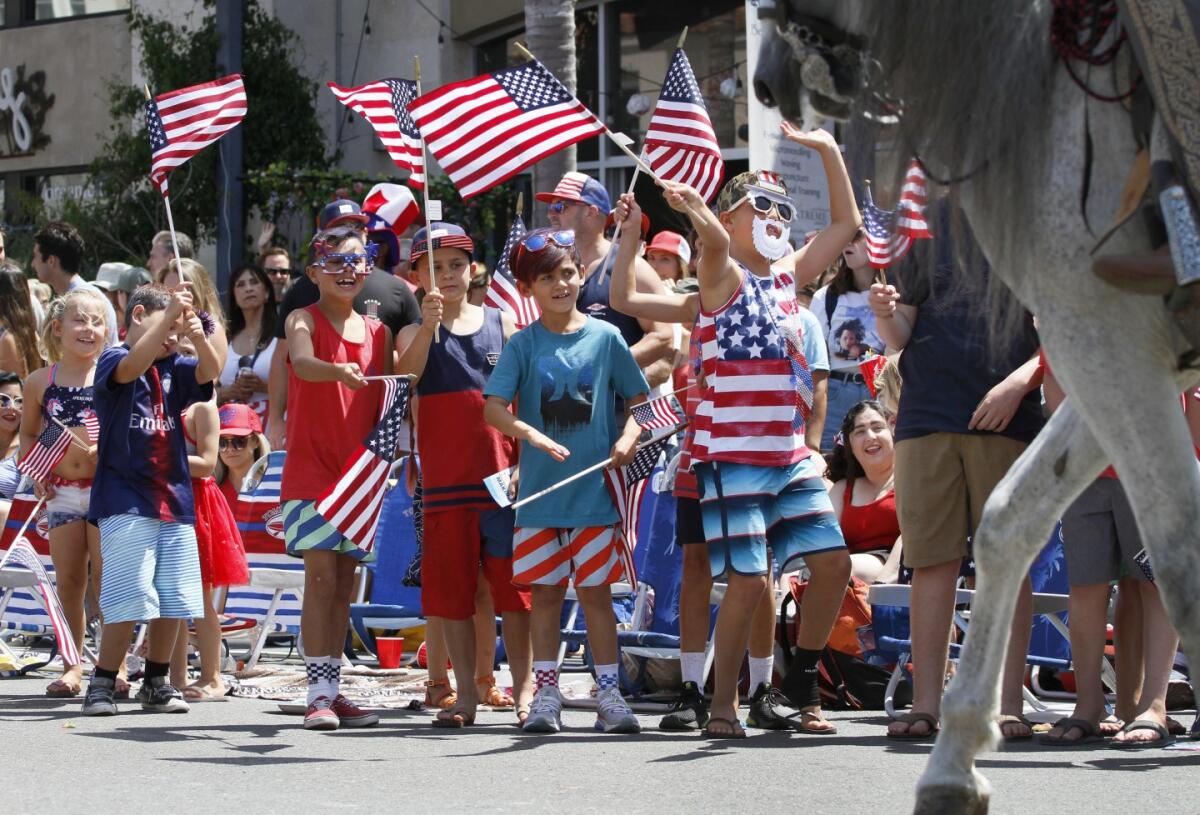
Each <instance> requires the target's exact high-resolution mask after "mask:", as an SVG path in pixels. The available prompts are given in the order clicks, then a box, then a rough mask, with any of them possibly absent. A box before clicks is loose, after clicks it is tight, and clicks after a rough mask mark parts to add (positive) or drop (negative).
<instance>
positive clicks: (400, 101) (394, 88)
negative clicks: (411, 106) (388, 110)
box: [383, 79, 420, 138]
mask: <svg viewBox="0 0 1200 815" xmlns="http://www.w3.org/2000/svg"><path fill="white" fill-rule="evenodd" d="M383 84H385V85H387V86H388V89H389V90H391V92H392V109H393V110H395V111H396V121H397V122H399V124H400V132H401V133H403V134H404V135H405V136H411V137H413V138H418V137H419V135H420V134H419V133H418V132H417V125H416V124H415V123H414V122H413V120H412V116H411V115H409V112H408V103H409V102H411V101H412V100H414V99H416V98H417V83H416V82H413V81H412V80H411V79H385V80H383Z"/></svg>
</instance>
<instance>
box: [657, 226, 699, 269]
mask: <svg viewBox="0 0 1200 815" xmlns="http://www.w3.org/2000/svg"><path fill="white" fill-rule="evenodd" d="M651 250H654V251H657V252H666V253H667V254H668V255H674V256H675V257H677V258H679V259H680V260H682V261H683V264H684V265H685V266H686V265H687V264H688V263H689V262H691V260H692V247H690V246H688V242H687V238H685V237H683V235H680V234H679V233H678V232H669V231H663V232H659V233H658V234H657V235H655V236H654V240H652V241H650V245H649V246H647V247H646V251H647V252H649V251H651Z"/></svg>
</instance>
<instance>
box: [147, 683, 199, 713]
mask: <svg viewBox="0 0 1200 815" xmlns="http://www.w3.org/2000/svg"><path fill="white" fill-rule="evenodd" d="M137 698H138V701H139V702H141V703H142V710H149V711H153V712H155V713H187V712H188V710H189V709H190V708H189V706H188V703H187V702H186V701H184V698H183V694H182V693H180V692H179V688H177V687H175V686H174V685H172V684H171V682H170V680H168V679H167V678H166V677H165V676H155V677H150V678H147V679H144V680H142V686H141V687H140V688H138V692H137Z"/></svg>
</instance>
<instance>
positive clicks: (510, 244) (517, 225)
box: [496, 215, 525, 277]
mask: <svg viewBox="0 0 1200 815" xmlns="http://www.w3.org/2000/svg"><path fill="white" fill-rule="evenodd" d="M523 237H525V222H524V221H522V220H521V216H520V215H518V216H517V217H516V218H514V219H513V222H512V227H511V228H510V229H509V230H508V237H507V238H505V239H504V249H503V250H501V252H500V259H499V260H498V261H497V262H496V273H497V274H502V275H504V276H505V277H512V276H513V274H512V269H510V268H509V267H508V259H509V257H511V256H512V252H513V249H515V248H516V246H517V243H518V242H519V241H520V240H521V238H523Z"/></svg>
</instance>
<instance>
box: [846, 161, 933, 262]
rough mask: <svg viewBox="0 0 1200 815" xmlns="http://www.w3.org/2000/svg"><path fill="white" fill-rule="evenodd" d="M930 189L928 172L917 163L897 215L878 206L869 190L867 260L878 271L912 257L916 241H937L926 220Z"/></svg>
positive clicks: (865, 210) (910, 167) (865, 214)
mask: <svg viewBox="0 0 1200 815" xmlns="http://www.w3.org/2000/svg"><path fill="white" fill-rule="evenodd" d="M926 187H927V183H926V178H925V170H924V168H923V167H922V166H921V162H920V161H918V160H917V159H913V160H912V161H911V162H909V165H908V172H907V174H906V175H905V178H904V187H903V188H901V190H900V201H899V203H898V204H896V209H895V210H894V211H892V212H888V211H887V210H882V209H880V208H879V207H877V206H875V201H874V199H872V197H871V188H870V187H868V188H867V192H866V203H865V205H864V206H863V228H864V231H865V232H866V233H867V257H868V258H869V259H870V262H871V265H872V266H874V267H875V268H876V269H886V268H887V267H888V266H891V265H892V264H893V263H895V262H896V261H898V260H900V258H902V257H904V256H905V255H906V254H908V250H909V249H911V248H912V242H913V240H915V239H917V238H931V237H933V234H932V233H931V232H930V231H929V222H928V221H926V220H925V202H926Z"/></svg>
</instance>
